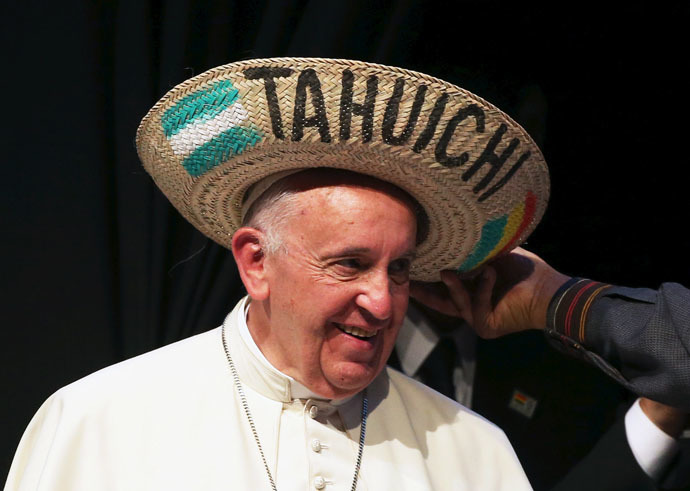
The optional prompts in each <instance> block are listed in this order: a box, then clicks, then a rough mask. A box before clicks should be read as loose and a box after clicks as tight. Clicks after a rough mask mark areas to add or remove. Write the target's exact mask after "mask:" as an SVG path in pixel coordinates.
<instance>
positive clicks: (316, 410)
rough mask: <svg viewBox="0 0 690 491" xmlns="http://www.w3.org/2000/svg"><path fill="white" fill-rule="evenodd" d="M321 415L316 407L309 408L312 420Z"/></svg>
mask: <svg viewBox="0 0 690 491" xmlns="http://www.w3.org/2000/svg"><path fill="white" fill-rule="evenodd" d="M318 414H319V408H318V407H316V406H312V407H310V408H309V417H310V418H311V419H314V418H316V416H317V415H318Z"/></svg>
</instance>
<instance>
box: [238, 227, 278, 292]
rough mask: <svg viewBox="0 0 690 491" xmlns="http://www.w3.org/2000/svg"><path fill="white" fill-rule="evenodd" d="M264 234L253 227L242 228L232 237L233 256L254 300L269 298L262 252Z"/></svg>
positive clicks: (264, 258) (245, 285) (243, 281)
mask: <svg viewBox="0 0 690 491" xmlns="http://www.w3.org/2000/svg"><path fill="white" fill-rule="evenodd" d="M263 239H264V236H263V233H262V232H261V231H260V230H257V229H255V228H251V227H242V228H240V229H239V230H237V232H235V234H234V235H233V236H232V255H233V256H234V257H235V262H236V263H237V269H238V270H239V272H240V277H241V278H242V283H244V287H245V288H246V289H247V293H248V294H249V296H250V297H252V299H253V300H266V299H267V298H268V293H269V288H268V278H267V275H266V269H265V260H266V257H265V255H264V251H263V250H262V246H261V244H262V241H263Z"/></svg>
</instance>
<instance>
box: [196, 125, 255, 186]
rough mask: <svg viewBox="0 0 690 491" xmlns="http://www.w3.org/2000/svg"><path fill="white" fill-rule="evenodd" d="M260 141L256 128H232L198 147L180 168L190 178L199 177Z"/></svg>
mask: <svg viewBox="0 0 690 491" xmlns="http://www.w3.org/2000/svg"><path fill="white" fill-rule="evenodd" d="M262 139H263V134H262V133H261V131H260V130H259V129H258V128H253V127H246V126H233V127H232V128H230V129H229V130H226V131H224V132H222V133H221V134H219V135H218V136H216V137H215V138H213V139H212V140H210V141H208V142H206V143H204V144H203V145H201V146H199V147H198V148H197V149H196V150H194V151H193V152H192V153H191V154H190V155H189V156H188V157H187V158H185V159H184V160H183V161H182V166H183V167H184V168H185V169H186V170H187V172H188V173H189V175H190V176H192V177H199V176H200V175H202V174H204V173H206V172H208V171H209V170H211V169H213V168H214V167H216V166H217V165H220V164H221V163H223V162H225V161H226V160H227V159H229V158H230V157H232V156H234V155H239V154H241V153H242V152H243V151H244V149H245V148H247V146H251V147H253V146H254V145H256V144H257V143H259V142H260V141H261V140H262Z"/></svg>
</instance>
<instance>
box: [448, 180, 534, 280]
mask: <svg viewBox="0 0 690 491" xmlns="http://www.w3.org/2000/svg"><path fill="white" fill-rule="evenodd" d="M536 209H537V197H536V195H535V194H534V193H532V192H531V191H527V195H526V196H525V199H524V200H523V201H522V202H520V203H518V204H517V205H516V206H515V207H514V208H513V209H512V210H511V212H510V213H508V214H506V215H503V216H501V217H498V218H494V219H492V220H489V221H488V222H486V223H485V224H484V226H483V227H482V236H481V239H480V240H479V242H478V243H477V245H475V247H474V249H473V250H472V252H471V253H470V255H469V257H468V258H467V259H466V260H465V262H464V263H462V265H461V266H460V267H459V268H458V270H459V271H470V270H471V269H474V268H476V267H477V266H479V265H481V264H483V263H485V262H486V261H488V260H489V259H492V258H494V257H496V256H498V255H499V254H501V253H503V252H507V251H509V250H511V249H512V248H513V247H514V246H515V244H516V242H517V241H518V239H519V238H520V236H521V235H522V233H523V232H524V231H525V229H526V228H527V227H528V226H529V224H530V223H531V222H532V218H533V217H534V213H535V211H536Z"/></svg>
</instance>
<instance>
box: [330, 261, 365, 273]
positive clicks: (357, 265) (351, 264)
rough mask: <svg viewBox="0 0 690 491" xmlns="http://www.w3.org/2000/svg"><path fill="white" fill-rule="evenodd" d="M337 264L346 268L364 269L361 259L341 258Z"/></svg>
mask: <svg viewBox="0 0 690 491" xmlns="http://www.w3.org/2000/svg"><path fill="white" fill-rule="evenodd" d="M336 264H337V265H338V266H341V267H343V268H346V269H352V270H357V271H359V270H360V269H362V263H361V261H360V260H359V259H341V260H339V261H338V262H337V263H336Z"/></svg>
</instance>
